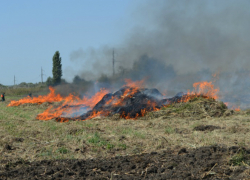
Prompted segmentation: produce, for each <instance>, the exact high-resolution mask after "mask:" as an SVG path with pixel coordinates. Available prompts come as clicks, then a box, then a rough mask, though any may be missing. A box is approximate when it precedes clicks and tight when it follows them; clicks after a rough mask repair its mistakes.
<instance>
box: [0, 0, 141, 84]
mask: <svg viewBox="0 0 250 180" xmlns="http://www.w3.org/2000/svg"><path fill="white" fill-rule="evenodd" d="M138 2H139V1H137V3H138ZM134 6H135V1H133V0H105V1H102V0H95V1H93V0H53V1H52V0H42V1H38V0H23V1H20V0H11V1H6V0H0V62H1V70H0V84H4V85H13V83H14V75H15V77H16V80H17V82H16V83H18V84H19V83H21V82H32V83H36V82H40V81H41V76H40V71H41V67H42V68H43V70H44V74H45V75H46V76H44V81H45V80H46V79H47V77H48V76H52V57H53V55H54V53H55V51H57V50H58V51H59V52H60V54H61V57H62V66H63V68H62V69H63V71H64V70H65V69H67V67H68V66H72V62H70V53H71V52H72V51H75V50H77V49H79V48H82V49H86V48H89V47H93V48H98V47H100V46H104V45H109V46H112V45H114V46H115V44H117V43H118V42H119V41H121V39H122V37H123V36H124V35H125V34H126V33H127V32H128V31H129V30H130V29H131V28H132V27H133V25H134V22H133V18H132V15H131V9H132V7H134ZM78 68H79V67H78ZM73 69H74V66H73ZM63 74H64V76H63V78H66V79H70V78H71V77H65V73H63Z"/></svg>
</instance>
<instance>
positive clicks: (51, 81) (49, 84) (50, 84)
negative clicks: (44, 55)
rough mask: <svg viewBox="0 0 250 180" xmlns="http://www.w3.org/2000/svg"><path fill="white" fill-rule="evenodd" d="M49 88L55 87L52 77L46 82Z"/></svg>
mask: <svg viewBox="0 0 250 180" xmlns="http://www.w3.org/2000/svg"><path fill="white" fill-rule="evenodd" d="M46 84H47V86H52V85H53V79H52V77H48V79H47V81H46Z"/></svg>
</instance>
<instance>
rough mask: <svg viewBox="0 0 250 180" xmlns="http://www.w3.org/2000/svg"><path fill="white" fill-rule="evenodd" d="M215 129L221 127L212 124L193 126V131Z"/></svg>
mask: <svg viewBox="0 0 250 180" xmlns="http://www.w3.org/2000/svg"><path fill="white" fill-rule="evenodd" d="M215 129H221V127H219V126H213V125H200V126H196V127H195V128H194V131H213V130H215Z"/></svg>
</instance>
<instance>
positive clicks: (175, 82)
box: [65, 0, 250, 108]
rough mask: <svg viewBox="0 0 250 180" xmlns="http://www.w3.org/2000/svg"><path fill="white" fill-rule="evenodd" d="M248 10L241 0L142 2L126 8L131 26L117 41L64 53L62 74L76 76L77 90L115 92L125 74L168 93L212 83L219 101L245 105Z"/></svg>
mask: <svg viewBox="0 0 250 180" xmlns="http://www.w3.org/2000/svg"><path fill="white" fill-rule="evenodd" d="M249 8H250V3H249V1H247V0H240V1H237V2H236V1H233V0H221V1H216V0H211V1H198V0H191V1H187V0H186V1H181V2H179V1H178V2H177V1H170V0H157V1H143V3H138V4H136V5H135V6H134V7H133V8H131V9H132V10H131V17H132V18H131V23H132V24H135V26H134V28H132V29H131V31H129V32H128V33H127V35H126V36H125V37H124V40H123V41H122V42H120V43H118V44H116V45H106V46H102V47H99V48H88V49H82V48H80V47H79V49H76V50H75V51H73V52H72V53H71V55H70V60H71V61H72V69H74V72H72V71H70V70H69V69H70V68H68V71H67V72H65V73H66V74H67V75H68V77H72V78H73V77H75V78H76V77H77V78H78V80H79V81H76V79H75V78H74V81H73V82H74V84H78V85H79V84H82V85H83V84H84V87H85V88H84V90H83V88H80V90H79V93H84V92H86V91H90V92H95V91H96V90H98V89H99V88H103V87H105V88H110V89H113V91H115V90H117V88H119V87H120V86H121V85H122V84H123V79H125V78H130V79H132V80H141V79H145V83H146V86H147V87H148V88H157V89H159V91H161V92H162V93H164V94H167V96H173V95H175V94H176V93H177V92H180V91H186V90H187V89H192V84H193V83H194V82H198V81H213V82H214V84H215V86H216V87H218V88H219V89H220V95H219V97H220V100H222V101H224V102H231V104H232V105H231V106H241V108H248V107H249V104H250V103H249V102H248V99H249V98H248V97H249V94H248V88H249V86H250V78H249V77H250V69H249V67H250V61H249V57H250V51H249V49H250V39H249V38H250V37H249V36H248V32H249V29H250V23H249V19H250V11H249ZM113 48H115V54H114V58H115V76H113V75H112V74H113V69H112V51H113ZM74 67H75V68H74ZM76 67H80V68H78V69H77V68H76ZM76 70H77V73H75V72H76ZM213 75H214V76H213ZM72 78H71V79H67V80H68V81H70V80H72ZM86 84H87V85H86ZM81 87H83V86H81ZM76 89H77V88H74V91H76Z"/></svg>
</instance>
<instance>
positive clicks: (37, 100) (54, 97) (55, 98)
mask: <svg viewBox="0 0 250 180" xmlns="http://www.w3.org/2000/svg"><path fill="white" fill-rule="evenodd" d="M49 90H50V93H49V94H48V95H45V96H38V97H33V98H32V97H25V98H23V99H20V100H19V101H11V102H10V103H9V104H8V106H19V105H21V104H27V103H30V104H42V103H45V102H50V103H51V102H59V101H62V100H63V97H62V96H61V95H60V94H55V89H53V88H52V87H49Z"/></svg>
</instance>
